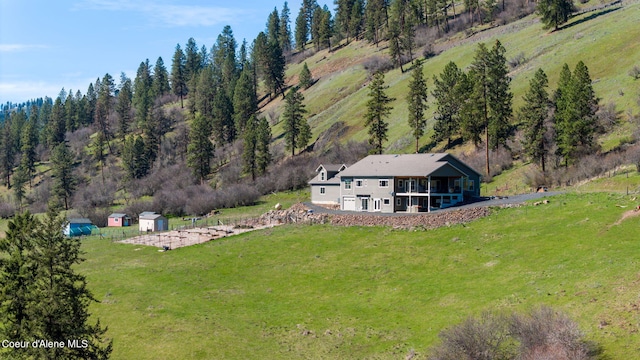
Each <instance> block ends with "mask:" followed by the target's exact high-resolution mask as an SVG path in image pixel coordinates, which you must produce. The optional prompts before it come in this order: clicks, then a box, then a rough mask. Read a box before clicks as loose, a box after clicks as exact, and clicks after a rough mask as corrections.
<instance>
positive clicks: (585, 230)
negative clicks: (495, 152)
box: [80, 193, 640, 359]
mask: <svg viewBox="0 0 640 360" xmlns="http://www.w3.org/2000/svg"><path fill="white" fill-rule="evenodd" d="M637 202H638V200H637V199H635V198H632V197H631V196H629V197H627V196H624V195H612V194H607V193H591V194H582V195H578V194H569V195H563V196H559V197H554V198H552V199H551V203H550V204H549V205H544V206H537V207H533V206H526V207H520V208H511V209H502V210H496V211H495V213H494V215H492V216H490V217H488V218H485V219H482V220H479V221H476V222H473V223H470V224H467V225H464V226H462V225H460V226H452V227H449V228H441V229H438V230H433V231H416V232H413V231H397V230H393V229H391V228H361V227H353V228H342V227H331V226H283V227H279V228H274V229H270V230H264V231H257V232H254V233H248V234H245V235H241V236H237V237H232V238H227V239H224V240H219V241H215V242H211V243H206V244H202V245H198V246H193V247H188V248H182V249H178V250H174V251H170V252H166V253H161V252H158V251H157V249H156V248H149V247H142V246H132V245H122V244H114V243H110V242H107V241H104V240H98V239H89V240H86V241H85V242H84V247H83V249H84V250H85V251H86V258H87V261H86V262H85V263H83V264H82V265H81V268H80V270H81V271H82V272H83V273H85V274H86V275H87V276H88V279H89V286H90V288H91V289H92V290H93V292H94V294H95V295H96V297H97V298H98V299H99V300H101V301H102V303H101V304H95V305H94V306H92V312H93V314H95V315H96V316H98V317H100V319H101V321H102V322H103V324H106V325H108V326H109V336H110V337H113V338H114V353H113V358H114V359H132V358H136V359H156V358H180V359H211V358H229V359H232V358H233V359H237V358H255V359H261V358H265V357H268V358H274V359H277V358H281V359H292V358H294V359H295V358H332V359H344V358H378V359H391V358H395V359H397V358H403V357H404V356H405V355H406V354H407V353H408V352H409V351H410V350H411V349H414V350H415V351H416V352H417V353H418V358H424V356H425V354H426V353H427V351H428V348H429V346H430V345H432V344H433V343H434V342H435V341H437V334H438V332H439V331H441V330H442V329H443V328H445V327H447V326H450V325H451V324H455V323H457V322H460V321H461V320H463V319H464V318H466V317H467V316H470V315H477V314H479V313H480V312H482V311H484V310H504V311H507V312H510V311H514V310H524V309H529V308H531V307H534V306H537V305H540V304H546V305H549V306H552V307H554V308H556V309H559V310H562V311H565V312H567V313H568V314H569V315H570V316H572V317H573V318H575V319H576V320H577V321H578V322H579V324H580V326H581V327H582V329H584V331H585V332H586V335H587V338H589V339H590V340H593V341H596V342H598V343H600V344H602V346H603V347H604V353H605V355H606V356H609V357H610V358H612V359H625V358H626V359H628V358H633V357H634V356H635V355H636V354H637V349H638V348H639V347H640V340H639V339H638V337H637V336H635V333H636V331H637V324H638V321H640V313H639V312H638V304H639V300H638V292H639V291H640V282H639V281H638V274H637V273H636V271H635V270H634V269H635V267H636V266H635V265H636V263H637V262H638V259H640V250H639V249H638V247H637V246H636V236H635V233H636V232H637V226H638V218H637V217H632V218H628V219H627V220H624V221H621V222H619V221H620V220H621V218H622V216H623V213H625V212H626V211H628V210H630V209H632V208H633V207H635V206H636V205H637Z"/></svg>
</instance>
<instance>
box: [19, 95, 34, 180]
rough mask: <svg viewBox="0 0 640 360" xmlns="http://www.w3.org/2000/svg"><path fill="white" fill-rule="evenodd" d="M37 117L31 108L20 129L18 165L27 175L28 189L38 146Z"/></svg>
mask: <svg viewBox="0 0 640 360" xmlns="http://www.w3.org/2000/svg"><path fill="white" fill-rule="evenodd" d="M37 126H38V115H37V111H36V107H35V106H34V107H32V110H31V115H30V116H29V121H28V122H27V124H26V125H25V126H24V127H23V128H22V141H21V143H22V147H21V149H20V150H21V152H22V156H21V159H20V164H21V166H22V167H23V168H24V170H25V171H26V173H27V178H28V181H29V187H31V177H32V176H33V173H34V172H35V171H36V161H37V154H36V146H38V128H37Z"/></svg>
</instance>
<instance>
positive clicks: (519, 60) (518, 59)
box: [507, 51, 527, 69]
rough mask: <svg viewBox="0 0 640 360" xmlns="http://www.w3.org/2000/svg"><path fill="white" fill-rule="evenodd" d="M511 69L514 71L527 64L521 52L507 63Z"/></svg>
mask: <svg viewBox="0 0 640 360" xmlns="http://www.w3.org/2000/svg"><path fill="white" fill-rule="evenodd" d="M507 62H508V63H509V66H510V67H511V69H515V68H517V67H518V66H520V65H523V64H524V63H526V62H527V58H526V57H525V56H524V53H523V52H522V51H521V52H519V53H518V54H517V55H516V56H514V57H512V58H511V59H509V61H507Z"/></svg>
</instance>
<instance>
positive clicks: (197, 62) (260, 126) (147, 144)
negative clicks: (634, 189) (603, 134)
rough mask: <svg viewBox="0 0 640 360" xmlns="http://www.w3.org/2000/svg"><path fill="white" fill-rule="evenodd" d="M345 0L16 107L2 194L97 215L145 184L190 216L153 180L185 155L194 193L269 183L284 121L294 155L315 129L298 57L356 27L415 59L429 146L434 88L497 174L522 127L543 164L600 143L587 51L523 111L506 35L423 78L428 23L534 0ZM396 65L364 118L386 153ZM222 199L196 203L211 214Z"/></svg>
mask: <svg viewBox="0 0 640 360" xmlns="http://www.w3.org/2000/svg"><path fill="white" fill-rule="evenodd" d="M554 1H555V0H554ZM545 4H546V3H545ZM567 4H568V5H567ZM334 5H335V7H334V9H329V8H328V7H327V6H323V7H321V6H319V5H318V4H317V2H316V1H314V0H304V1H303V2H302V5H301V7H300V9H299V11H298V14H297V16H295V18H294V17H293V15H292V13H291V10H290V9H289V7H288V4H287V3H286V2H285V3H284V4H283V6H282V7H281V9H280V10H278V8H274V10H273V11H272V12H271V13H269V14H268V16H267V19H266V21H265V29H264V31H262V32H260V33H259V34H258V35H257V36H256V38H255V39H254V40H253V41H252V42H251V43H248V42H247V41H246V40H243V41H242V42H240V43H239V42H238V41H237V40H236V39H235V37H234V34H233V31H232V29H231V27H230V26H226V27H224V29H223V30H222V32H221V33H220V34H219V35H218V37H217V39H216V41H215V43H214V44H213V45H212V46H211V47H210V48H209V47H207V46H206V45H199V44H197V43H196V41H195V39H193V38H190V39H188V40H187V42H186V43H185V44H177V45H176V46H175V50H174V54H173V57H172V59H171V62H170V64H169V66H166V65H165V62H164V60H163V59H162V58H161V57H159V58H157V59H156V61H155V62H154V63H152V62H150V61H149V59H145V60H144V61H141V62H140V64H139V66H138V69H137V71H136V74H135V77H134V78H129V77H127V75H126V74H124V73H122V74H120V75H119V77H118V78H117V79H116V78H114V77H113V76H112V75H111V74H105V75H104V76H103V77H100V78H97V79H96V80H95V82H93V83H91V84H89V86H88V88H87V90H86V92H85V93H84V94H83V93H82V92H81V91H79V90H76V91H72V90H69V91H66V90H65V89H62V90H61V92H60V94H59V95H58V96H57V97H56V98H55V99H50V98H44V99H36V100H33V101H29V102H26V103H24V104H19V105H17V106H16V105H14V104H12V106H3V111H2V114H1V115H2V120H3V121H2V123H1V125H0V177H1V178H2V182H3V184H4V185H5V186H6V187H7V188H8V189H10V190H12V191H11V194H12V197H13V201H9V199H5V201H4V202H3V204H6V203H9V202H12V203H13V204H12V205H11V206H5V205H3V206H5V207H8V208H9V209H8V213H9V214H11V213H13V212H15V211H20V210H22V209H25V208H27V207H29V208H31V209H32V210H42V209H44V208H46V207H53V208H60V209H69V208H76V209H81V210H82V211H84V212H85V213H88V214H89V215H96V214H95V212H96V209H99V208H102V207H106V206H109V205H111V203H112V201H113V197H114V196H113V195H111V196H109V195H107V194H106V193H107V192H109V191H110V192H112V193H115V192H118V191H121V192H122V194H123V195H121V196H124V198H125V202H126V205H135V201H136V199H138V198H139V197H140V196H143V195H154V194H157V193H158V191H159V193H160V194H164V195H163V196H164V197H165V199H164V200H162V201H158V203H157V204H155V206H157V208H158V209H159V210H165V211H166V210H168V211H173V212H175V213H176V214H181V213H184V212H186V211H187V209H186V205H184V204H183V205H180V206H177V205H176V206H169V205H167V204H169V203H173V202H175V201H176V200H175V198H174V197H172V196H171V195H170V194H169V193H168V192H167V193H164V192H162V191H161V190H160V189H159V186H157V185H149V184H153V183H155V182H154V181H149V179H150V175H152V174H153V176H154V177H155V178H161V177H162V176H163V175H162V173H163V171H169V170H166V169H168V168H172V169H174V171H176V170H177V169H180V170H177V171H178V172H179V173H180V174H183V175H181V177H179V178H177V179H176V180H175V181H176V184H175V187H177V188H178V189H181V190H183V191H187V192H189V191H191V190H189V189H190V188H191V187H192V186H203V185H208V186H207V187H208V188H209V189H212V190H222V189H223V188H225V187H226V186H240V184H257V183H259V182H265V180H264V179H263V180H259V178H261V177H262V178H268V177H269V176H270V171H269V169H270V167H277V166H281V165H282V164H283V161H285V162H286V159H287V158H286V157H283V156H285V155H286V154H285V153H284V152H278V154H274V148H273V143H272V138H271V126H272V125H273V124H275V123H278V122H282V123H283V124H284V136H283V140H284V141H283V143H284V148H285V150H288V151H289V154H290V156H291V157H295V156H297V154H299V153H301V152H303V151H304V150H305V149H307V147H308V145H309V144H310V143H311V142H312V141H311V140H312V139H311V129H310V126H309V124H308V122H307V118H306V110H305V103H304V96H303V93H302V92H301V91H302V90H306V89H308V88H309V87H311V86H313V84H314V83H315V80H314V79H313V77H312V74H311V72H310V71H309V67H308V66H307V64H306V63H304V65H303V67H302V71H301V73H300V74H299V83H298V84H287V83H286V80H285V68H286V65H287V59H291V58H292V57H293V56H297V55H298V54H303V55H305V54H307V52H308V50H306V49H307V48H309V47H311V48H313V49H314V50H320V49H325V48H329V49H330V50H333V49H338V48H339V47H340V46H344V45H345V44H348V43H349V42H351V41H354V40H363V41H367V42H369V43H371V44H372V45H376V46H378V44H379V43H380V42H381V41H386V44H387V46H388V55H389V59H390V62H391V64H392V65H393V66H394V67H397V68H399V69H400V70H401V71H405V70H406V69H405V68H407V69H408V68H410V69H411V70H412V75H411V82H410V85H409V88H408V89H407V94H408V95H407V97H406V103H407V106H408V108H409V114H408V115H409V116H408V118H407V121H408V124H409V127H410V129H411V132H412V134H411V136H412V137H413V138H414V139H415V150H416V151H422V148H421V147H420V145H421V144H420V139H421V138H423V136H424V134H425V131H426V129H427V125H428V119H426V118H425V116H424V113H425V110H426V109H427V102H428V100H429V97H431V99H432V102H433V103H434V104H433V106H434V112H435V117H434V119H433V120H429V121H433V124H431V125H432V126H433V129H434V131H433V137H432V140H431V141H432V142H435V143H438V142H441V141H445V140H446V145H444V148H445V149H449V148H451V147H452V146H453V144H454V141H459V139H462V140H463V141H470V142H472V143H474V144H475V145H476V146H477V147H480V146H482V144H485V145H484V149H485V151H486V155H485V161H486V164H485V174H486V175H487V177H488V178H490V177H491V175H492V174H491V172H492V171H491V167H490V161H489V160H490V151H497V150H498V149H500V148H507V147H508V142H509V141H511V139H513V136H514V133H516V132H517V131H522V132H523V136H524V137H525V138H526V139H527V140H526V142H525V143H524V145H523V146H524V147H525V150H526V154H527V156H528V157H530V158H531V160H532V161H535V162H537V163H539V164H540V165H541V167H542V170H543V172H544V170H545V169H546V168H547V165H546V163H547V162H548V159H549V154H553V155H554V156H555V159H556V161H555V163H556V165H558V164H563V165H564V166H565V167H566V166H568V165H569V164H571V163H572V162H573V161H575V160H576V159H577V158H578V157H580V156H581V155H584V154H587V153H589V152H592V151H593V150H594V147H593V139H594V131H596V127H595V125H594V118H595V111H596V110H597V100H596V97H595V95H594V94H593V90H592V88H591V87H590V83H589V81H590V79H589V74H588V70H587V69H586V66H584V64H582V63H579V64H578V65H579V66H577V67H576V69H575V70H574V72H573V73H571V71H569V69H568V68H567V69H565V70H563V73H562V74H561V83H560V85H559V88H558V90H557V91H556V92H555V93H554V94H553V96H552V97H551V98H550V99H548V98H549V96H548V94H547V93H546V90H545V88H546V86H547V84H546V82H545V81H546V80H545V77H544V76H543V75H544V74H543V73H542V74H536V78H535V79H534V80H535V81H533V80H532V84H531V87H532V89H531V90H530V91H529V92H528V93H527V95H526V96H525V102H526V104H525V108H524V109H522V110H520V111H518V112H517V116H513V110H512V100H513V99H512V98H513V95H512V94H511V92H510V90H509V87H510V85H509V83H510V79H509V77H508V66H507V61H506V58H505V51H506V50H505V49H504V47H503V46H502V44H500V42H496V43H495V44H492V47H488V46H487V45H485V44H480V45H479V46H478V48H477V50H476V54H475V58H474V61H473V63H472V65H471V66H470V67H469V68H468V69H460V68H458V66H457V65H456V64H455V63H450V64H448V65H447V66H446V68H445V69H444V71H443V72H442V73H441V74H440V75H439V76H435V77H434V78H433V85H432V86H428V85H427V83H428V80H429V79H425V78H424V76H423V65H422V61H421V59H420V58H421V57H423V56H422V55H421V54H418V53H417V49H418V48H419V47H420V46H423V47H424V45H425V44H421V43H419V41H418V40H417V38H416V31H417V30H418V29H424V28H429V29H433V30H434V31H436V33H437V34H440V35H443V34H445V33H447V32H450V31H459V30H460V29H461V27H460V26H473V25H474V24H482V23H485V22H489V21H496V19H500V18H501V19H503V21H504V20H505V19H509V18H516V17H518V16H521V15H523V14H526V13H530V12H531V11H533V7H532V6H523V5H522V4H520V3H518V2H514V1H506V2H505V1H503V2H501V3H499V2H484V3H478V2H473V1H471V0H469V1H465V2H464V6H463V7H461V8H460V7H459V8H456V3H455V2H449V1H448V0H444V1H442V0H429V1H417V0H394V1H377V0H370V1H364V0H336V1H335V2H334ZM547 5H548V4H547ZM547 5H544V4H543V3H539V4H538V11H539V12H540V14H541V16H542V19H543V21H544V22H545V24H547V25H549V26H555V27H557V26H558V25H559V24H562V19H564V21H566V19H567V18H568V16H570V14H571V11H573V9H574V7H573V4H572V3H570V2H569V3H564V2H563V3H558V4H555V3H552V4H551V5H548V6H551V7H552V8H553V9H565V10H566V11H565V12H563V13H562V14H561V15H562V16H560V17H559V16H557V14H555V13H554V14H551V15H549V14H547V12H548V11H547V10H545V9H546V8H545V6H547ZM567 9H568V10H567ZM567 11H568V12H567ZM549 19H554V20H553V21H556V22H555V23H554V22H550V21H551V20H549ZM426 48H427V49H428V46H427V47H426ZM423 55H424V56H425V57H426V56H430V55H429V54H427V53H426V52H425V54H423ZM306 56H308V54H307V55H306ZM385 70H388V69H378V70H377V73H376V74H375V75H374V76H373V78H372V80H371V82H370V84H369V92H370V98H369V100H368V103H367V114H366V115H365V116H364V119H363V126H365V127H368V128H369V134H370V136H371V138H370V145H371V146H372V147H373V149H372V150H371V151H372V152H376V153H382V152H383V151H384V149H385V145H384V142H385V141H386V140H387V132H388V123H387V120H386V117H388V116H389V113H390V111H391V107H390V106H391V103H392V102H393V100H395V99H393V98H390V97H388V96H387V95H386V94H385V89H386V86H385V85H384V71H385ZM540 71H541V70H540ZM428 89H430V92H428ZM280 97H281V98H282V99H283V100H284V101H283V103H284V106H283V113H282V115H281V116H280V118H270V119H269V120H267V117H266V116H265V115H263V114H261V112H260V108H261V106H264V104H265V103H268V102H270V101H272V100H273V99H276V98H280ZM545 99H547V100H548V101H545ZM576 103H578V104H581V106H582V107H581V108H580V109H579V110H577V109H574V108H571V104H576ZM176 104H178V106H176ZM584 109H587V110H584ZM516 124H519V126H518V127H516V126H515V125H516ZM279 151H280V150H279ZM558 159H559V160H558ZM47 162H48V163H49V164H51V171H49V172H47V173H46V174H43V172H42V168H41V167H39V165H40V164H44V163H47ZM182 169H184V170H186V169H188V171H183V170H182ZM184 174H187V175H184ZM294 178H295V177H294ZM270 181H271V183H272V184H271V185H270V186H267V187H264V186H263V187H262V188H261V190H259V191H257V192H251V194H257V193H260V192H264V191H268V190H267V188H269V189H273V188H278V189H280V188H283V187H282V186H283V185H282V184H280V185H276V184H275V182H276V181H275V180H270ZM293 183H295V184H297V185H291V186H293V187H296V186H303V185H304V181H302V180H299V179H298V180H291V181H289V182H288V184H293ZM87 187H88V188H91V189H101V191H99V194H100V195H99V196H97V195H96V197H97V199H90V200H83V199H79V197H80V196H79V195H78V193H82V194H84V195H85V197H86V196H87V192H88V191H87V190H83V189H85V188H87ZM284 188H286V186H285V187H284ZM107 189H108V190H107ZM236 192H237V191H234V193H236ZM210 196H211V197H212V198H214V197H216V196H215V195H214V194H211V195H210ZM252 196H253V195H252ZM161 197H162V196H161ZM232 197H233V196H231V198H232ZM206 198H207V197H206V196H205V197H203V199H206ZM220 198H224V199H225V200H224V201H222V200H221V201H220V202H214V203H215V206H233V205H235V204H240V203H245V202H246V201H249V202H250V201H251V200H250V199H252V197H251V196H250V197H248V198H241V199H239V200H237V201H234V200H228V199H229V198H230V196H228V195H225V196H222V197H220ZM132 201H133V203H132ZM154 201H155V200H154ZM203 201H204V200H203ZM34 204H37V206H34ZM211 206H214V205H211ZM211 206H198V207H197V208H198V211H199V212H204V211H208V210H211V209H210V208H211ZM0 212H2V213H4V211H2V209H0Z"/></svg>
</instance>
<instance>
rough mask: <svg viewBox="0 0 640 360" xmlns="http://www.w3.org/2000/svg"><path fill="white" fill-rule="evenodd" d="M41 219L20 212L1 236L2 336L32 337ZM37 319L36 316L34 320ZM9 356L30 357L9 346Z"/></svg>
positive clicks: (0, 311)
mask: <svg viewBox="0 0 640 360" xmlns="http://www.w3.org/2000/svg"><path fill="white" fill-rule="evenodd" d="M37 222H38V220H37V219H36V218H34V216H33V215H31V214H29V213H28V212H26V213H19V214H17V215H16V216H15V217H14V218H13V219H12V220H11V221H9V224H8V225H7V227H8V230H7V231H6V235H5V236H4V237H2V238H0V256H1V258H2V261H0V273H1V274H2V277H0V289H1V290H0V323H1V324H2V326H0V337H1V338H3V339H15V340H18V339H29V338H30V337H31V333H30V329H31V328H32V325H31V319H30V317H29V314H28V312H29V307H30V306H29V305H30V304H31V301H32V300H33V297H32V294H31V291H32V284H33V283H34V270H35V267H36V266H37V264H35V263H33V262H32V261H30V259H29V256H30V255H31V254H32V253H33V250H34V237H35V232H36V230H37V227H36V226H35V225H36V224H37ZM34 320H35V319H34ZM4 351H5V352H4V354H5V355H6V356H7V358H26V355H27V354H26V349H23V350H20V349H18V348H6V349H4Z"/></svg>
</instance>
